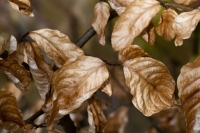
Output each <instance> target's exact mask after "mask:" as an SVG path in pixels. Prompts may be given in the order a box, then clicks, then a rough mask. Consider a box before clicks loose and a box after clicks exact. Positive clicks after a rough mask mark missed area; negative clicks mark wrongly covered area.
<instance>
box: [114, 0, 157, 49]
mask: <svg viewBox="0 0 200 133" xmlns="http://www.w3.org/2000/svg"><path fill="white" fill-rule="evenodd" d="M160 8H161V6H160V3H159V2H158V1H156V0H151V1H150V0H135V1H134V2H132V3H131V4H130V6H128V7H127V9H126V10H125V11H124V12H123V13H122V14H121V16H120V17H119V18H118V19H117V21H116V23H115V26H114V29H113V33H112V38H111V41H112V47H113V49H114V50H116V51H119V50H121V49H123V48H125V47H126V46H129V45H131V43H132V42H133V40H134V38H135V37H136V36H138V35H139V34H140V33H141V32H142V31H143V30H144V29H145V28H146V27H147V26H148V25H149V23H150V21H151V19H152V18H153V17H154V16H155V15H156V13H157V12H158V11H159V10H160Z"/></svg>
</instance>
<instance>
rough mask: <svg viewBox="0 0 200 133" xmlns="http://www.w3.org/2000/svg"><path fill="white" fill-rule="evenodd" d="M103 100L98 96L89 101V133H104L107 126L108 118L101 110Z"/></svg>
mask: <svg viewBox="0 0 200 133" xmlns="http://www.w3.org/2000/svg"><path fill="white" fill-rule="evenodd" d="M101 104H102V102H101V99H100V98H99V97H98V96H97V95H93V96H92V97H91V98H90V99H89V105H88V108H87V112H88V123H89V129H88V133H103V131H104V128H105V126H106V124H107V120H106V117H105V115H104V113H103V110H102V108H101V106H102V105H101Z"/></svg>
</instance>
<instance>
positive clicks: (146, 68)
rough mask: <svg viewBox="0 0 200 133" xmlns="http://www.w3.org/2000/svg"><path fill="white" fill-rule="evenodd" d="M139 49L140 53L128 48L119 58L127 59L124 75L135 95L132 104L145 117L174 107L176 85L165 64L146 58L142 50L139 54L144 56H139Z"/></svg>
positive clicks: (131, 47) (132, 47) (134, 48)
mask: <svg viewBox="0 0 200 133" xmlns="http://www.w3.org/2000/svg"><path fill="white" fill-rule="evenodd" d="M137 49H138V51H139V49H140V48H139V47H138V46H133V45H131V46H128V47H127V48H126V49H124V50H123V51H124V52H123V51H121V52H120V53H119V56H121V57H122V59H126V60H122V62H124V61H125V62H124V75H125V80H126V84H127V86H128V87H129V89H130V93H131V94H132V95H133V99H132V103H133V104H134V105H135V107H136V108H137V109H138V110H140V111H141V112H142V113H143V114H144V115H145V116H151V115H153V114H155V113H157V112H160V111H161V110H163V109H166V108H169V107H170V106H171V105H173V101H174V96H173V94H174V89H175V83H174V80H173V78H172V77H171V75H170V73H169V71H168V69H167V67H166V66H165V65H164V64H163V63H161V62H160V61H157V60H154V59H152V58H151V57H144V56H146V53H143V54H142V53H141V51H143V50H142V49H141V50H140V52H139V55H142V56H138V55H137V52H134V51H135V50H137ZM124 53H125V54H124ZM143 55H144V56H143ZM126 56H127V57H126ZM131 56H132V59H130V58H131ZM127 59H129V60H127Z"/></svg>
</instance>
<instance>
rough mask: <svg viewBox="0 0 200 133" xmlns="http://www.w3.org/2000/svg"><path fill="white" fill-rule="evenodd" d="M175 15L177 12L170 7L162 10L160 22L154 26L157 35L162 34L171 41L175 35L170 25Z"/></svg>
mask: <svg viewBox="0 0 200 133" xmlns="http://www.w3.org/2000/svg"><path fill="white" fill-rule="evenodd" d="M177 16H178V14H177V13H176V11H174V10H173V9H170V8H169V9H167V10H164V11H163V13H162V15H161V18H160V22H159V24H158V26H157V28H156V31H157V33H158V35H160V36H162V37H163V38H164V39H165V40H167V41H171V40H172V39H173V38H174V37H175V35H176V33H175V31H174V29H173V27H172V25H173V23H174V19H175V18H176V17H177Z"/></svg>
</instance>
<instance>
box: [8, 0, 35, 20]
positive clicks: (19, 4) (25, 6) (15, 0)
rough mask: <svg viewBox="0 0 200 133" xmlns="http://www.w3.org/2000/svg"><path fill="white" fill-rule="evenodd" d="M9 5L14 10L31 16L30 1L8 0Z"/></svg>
mask: <svg viewBox="0 0 200 133" xmlns="http://www.w3.org/2000/svg"><path fill="white" fill-rule="evenodd" d="M8 2H9V3H10V5H11V6H12V8H13V9H15V10H16V11H18V12H20V13H22V14H24V15H27V16H29V17H33V16H34V15H33V8H32V7H31V3H30V1H29V0H8Z"/></svg>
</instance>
